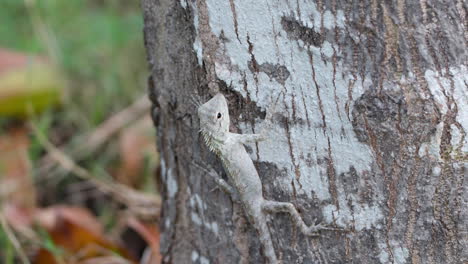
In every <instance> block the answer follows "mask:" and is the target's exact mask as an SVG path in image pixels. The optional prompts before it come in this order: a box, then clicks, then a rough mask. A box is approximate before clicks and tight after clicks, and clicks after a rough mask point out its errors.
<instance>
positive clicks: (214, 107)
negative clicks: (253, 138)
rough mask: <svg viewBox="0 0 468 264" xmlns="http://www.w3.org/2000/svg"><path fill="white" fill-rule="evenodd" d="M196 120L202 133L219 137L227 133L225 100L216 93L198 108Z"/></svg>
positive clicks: (227, 112) (227, 118)
mask: <svg viewBox="0 0 468 264" xmlns="http://www.w3.org/2000/svg"><path fill="white" fill-rule="evenodd" d="M198 118H200V127H201V130H202V132H203V133H208V134H210V135H213V136H221V135H223V134H224V133H227V132H228V131H229V110H228V104H227V101H226V98H224V96H223V95H222V94H221V93H218V94H217V95H215V96H214V97H213V98H211V99H210V100H209V101H208V102H206V103H204V104H203V105H201V106H200V107H198Z"/></svg>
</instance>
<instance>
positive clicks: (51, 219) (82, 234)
mask: <svg viewBox="0 0 468 264" xmlns="http://www.w3.org/2000/svg"><path fill="white" fill-rule="evenodd" d="M36 220H37V222H38V223H39V225H40V226H42V227H43V228H44V229H45V230H46V231H47V233H48V235H49V236H50V238H51V240H52V241H53V243H54V245H56V246H57V247H59V248H61V249H63V250H64V254H63V255H62V256H61V257H63V258H64V259H65V260H66V262H65V263H71V262H72V260H73V261H74V262H79V261H84V260H87V259H92V258H97V257H105V256H112V255H115V254H116V253H117V254H118V255H120V256H122V258H125V259H126V260H127V261H128V262H129V263H135V260H134V259H133V258H132V257H131V256H130V254H129V253H128V252H127V250H126V249H124V248H122V247H121V246H119V245H117V244H115V243H113V242H111V241H109V240H107V239H106V238H105V237H104V235H103V234H102V228H101V226H100V224H99V222H98V221H97V220H96V219H95V218H94V216H92V215H91V214H90V213H89V212H87V211H86V210H85V209H81V208H70V207H63V206H58V207H52V208H48V209H45V210H43V211H39V212H38V213H37V215H36ZM42 250H45V248H43V249H42ZM42 250H41V251H39V254H38V255H37V256H36V258H35V261H34V263H36V264H43V263H42V262H39V261H41V258H45V259H47V258H48V255H47V254H46V253H43V252H42ZM47 251H49V253H50V250H47ZM52 255H53V254H52Z"/></svg>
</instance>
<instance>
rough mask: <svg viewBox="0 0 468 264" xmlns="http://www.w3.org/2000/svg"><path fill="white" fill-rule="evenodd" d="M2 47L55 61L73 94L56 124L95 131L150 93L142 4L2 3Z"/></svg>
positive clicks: (104, 0) (83, 0) (91, 0)
mask: <svg viewBox="0 0 468 264" xmlns="http://www.w3.org/2000/svg"><path fill="white" fill-rule="evenodd" d="M0 21H1V23H0V47H6V48H9V49H13V50H16V51H23V52H26V53H35V54H46V55H49V56H50V57H52V58H53V59H55V60H56V61H55V63H56V64H58V66H59V68H60V69H61V70H62V72H63V75H65V78H66V79H68V80H69V86H70V89H69V91H68V97H67V98H68V100H66V101H65V109H64V110H63V113H61V115H58V116H57V117H56V118H55V119H56V121H57V122H60V121H63V122H66V123H67V124H69V125H72V126H73V127H75V128H77V129H79V130H85V131H86V130H89V129H91V128H93V127H94V126H96V125H97V124H99V123H101V122H102V121H103V120H104V119H105V118H106V117H108V115H109V114H110V113H113V112H115V111H118V110H121V109H122V108H123V107H124V106H125V105H128V104H129V103H130V102H132V100H133V99H135V97H137V96H139V95H141V94H143V93H144V92H145V89H144V87H145V86H146V85H145V83H146V81H145V80H146V76H147V71H146V65H147V64H146V61H145V53H144V47H143V34H142V27H143V21H142V16H141V12H140V9H139V3H138V1H126V0H67V1H62V0H24V1H23V0H1V3H0Z"/></svg>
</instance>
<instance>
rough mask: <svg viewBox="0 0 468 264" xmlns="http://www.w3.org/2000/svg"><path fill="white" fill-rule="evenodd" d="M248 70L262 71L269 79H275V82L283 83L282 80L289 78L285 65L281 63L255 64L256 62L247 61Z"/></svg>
mask: <svg viewBox="0 0 468 264" xmlns="http://www.w3.org/2000/svg"><path fill="white" fill-rule="evenodd" d="M248 66H249V70H250V71H251V72H257V71H259V72H264V73H265V74H266V75H268V77H270V79H275V80H276V81H277V82H279V83H281V84H282V85H284V82H285V81H286V80H287V79H288V78H289V75H290V72H289V71H288V68H286V66H284V65H281V64H272V63H268V62H265V63H262V64H260V65H259V64H257V63H256V62H252V61H249V65H248Z"/></svg>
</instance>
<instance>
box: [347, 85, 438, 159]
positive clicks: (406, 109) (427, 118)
mask: <svg viewBox="0 0 468 264" xmlns="http://www.w3.org/2000/svg"><path fill="white" fill-rule="evenodd" d="M407 100H408V99H406V98H405V97H404V94H403V91H402V90H395V91H388V90H384V91H381V92H377V91H376V90H375V89H371V90H368V91H366V92H365V93H364V94H363V95H362V96H361V97H360V98H358V99H357V100H356V101H355V104H354V109H353V111H352V114H353V127H354V132H355V133H356V136H357V138H358V139H359V141H361V142H363V143H367V144H372V140H373V139H372V138H371V137H372V136H376V137H377V138H376V140H377V141H378V142H381V143H383V142H385V144H382V146H383V147H384V148H385V149H383V151H384V152H386V153H390V152H393V151H398V149H399V144H400V143H401V142H400V141H399V140H400V138H401V137H404V139H405V140H407V144H409V145H415V144H421V143H423V142H426V141H428V140H429V138H430V136H431V135H433V134H434V132H435V126H436V124H437V123H438V119H439V113H438V109H437V108H436V107H435V106H434V103H433V102H432V101H430V100H424V99H421V98H413V99H410V100H411V101H409V102H408V101H407ZM372 131H373V132H372Z"/></svg>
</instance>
